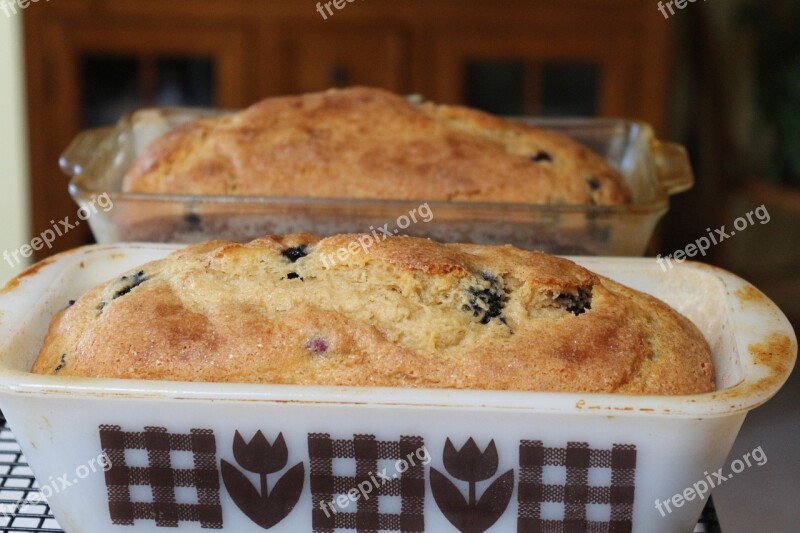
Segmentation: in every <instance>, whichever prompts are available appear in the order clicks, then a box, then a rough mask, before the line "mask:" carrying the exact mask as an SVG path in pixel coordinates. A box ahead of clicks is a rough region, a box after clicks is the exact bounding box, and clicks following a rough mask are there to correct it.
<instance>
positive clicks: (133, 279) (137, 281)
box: [111, 270, 149, 300]
mask: <svg viewBox="0 0 800 533" xmlns="http://www.w3.org/2000/svg"><path fill="white" fill-rule="evenodd" d="M148 279H149V278H147V277H145V275H144V270H140V271H139V272H137V273H136V274H131V275H130V276H123V277H122V279H120V281H121V282H122V283H124V284H125V285H124V286H123V287H122V288H121V289H120V290H118V291H117V292H115V293H114V296H113V298H111V299H112V300H116V299H117V298H119V297H120V296H125V295H126V294H128V293H129V292H131V291H132V290H133V289H135V288H136V287H138V286H139V285H141V284H142V283H144V282H145V281H147V280H148Z"/></svg>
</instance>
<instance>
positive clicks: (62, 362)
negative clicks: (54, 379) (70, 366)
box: [55, 353, 67, 372]
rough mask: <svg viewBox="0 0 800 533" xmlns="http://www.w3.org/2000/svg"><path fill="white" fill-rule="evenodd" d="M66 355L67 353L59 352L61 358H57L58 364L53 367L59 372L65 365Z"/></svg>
mask: <svg viewBox="0 0 800 533" xmlns="http://www.w3.org/2000/svg"><path fill="white" fill-rule="evenodd" d="M66 357H67V354H65V353H62V354H61V359H60V360H59V362H58V366H57V367H56V369H55V371H56V372H61V371H62V370H64V367H65V366H67V359H66Z"/></svg>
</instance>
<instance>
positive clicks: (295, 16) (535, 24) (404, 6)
mask: <svg viewBox="0 0 800 533" xmlns="http://www.w3.org/2000/svg"><path fill="white" fill-rule="evenodd" d="M315 5H316V4H315V3H314V2H298V1H297V0H269V1H263V0H192V1H191V2H187V1H182V2H164V1H163V0H59V1H58V2H50V3H39V4H36V5H33V6H32V7H31V8H30V9H26V10H24V12H23V17H24V21H25V22H24V26H25V55H26V62H25V65H26V70H27V97H28V119H29V136H30V142H29V147H30V148H29V149H30V159H31V165H30V170H31V191H32V203H33V210H32V217H31V230H32V233H34V234H37V233H39V232H40V231H42V230H43V229H45V228H47V227H49V226H50V220H56V219H61V218H63V217H65V216H67V215H73V214H74V213H75V211H76V209H77V207H76V206H75V204H74V203H73V202H72V200H71V199H70V197H69V195H68V193H67V190H66V178H65V177H64V176H63V175H62V174H61V172H60V170H59V169H58V157H59V155H60V154H61V152H62V151H63V149H64V148H65V147H66V146H67V145H68V144H69V142H70V141H71V140H72V139H73V137H74V136H75V135H76V134H77V133H78V131H79V130H80V129H81V127H82V125H81V116H80V106H81V94H80V83H81V80H80V79H79V76H80V72H79V69H80V57H81V55H82V54H84V53H98V54H110V53H118V54H131V55H134V56H143V55H145V56H153V57H156V56H159V55H163V54H168V55H177V56H186V55H191V56H207V57H210V58H212V61H213V63H214V66H215V82H214V83H215V88H214V90H215V94H216V96H217V101H216V104H217V105H219V106H222V107H229V108H236V107H241V106H244V105H247V104H248V103H251V102H253V101H255V100H257V99H259V98H261V97H264V96H268V95H277V94H283V93H287V92H292V91H300V90H302V84H303V83H306V82H297V81H296V80H297V76H295V77H293V74H295V73H297V72H299V71H300V68H308V69H311V73H312V75H307V76H305V77H304V78H303V79H304V80H308V79H319V74H318V73H316V74H315V71H314V70H313V69H325V68H330V66H329V65H327V64H326V61H328V60H329V59H326V58H334V57H336V54H333V53H326V54H320V57H315V56H314V55H313V53H311V54H309V53H307V54H305V57H306V58H309V57H310V58H311V59H306V60H305V62H304V64H303V65H298V64H296V63H294V62H293V58H292V49H293V48H292V47H293V44H292V43H293V42H298V40H300V41H299V42H301V43H302V46H311V45H312V44H313V45H314V46H317V45H319V44H322V45H325V46H326V47H330V48H331V49H335V47H336V46H337V41H339V42H346V41H347V40H348V37H347V36H348V35H360V36H362V37H363V36H375V37H374V38H375V39H376V40H375V41H374V42H383V41H379V40H380V39H384V37H382V36H383V35H388V37H385V39H386V40H385V43H386V44H385V45H381V46H384V47H385V50H384V52H383V55H380V56H375V57H378V58H379V59H378V61H380V62H381V63H386V64H385V65H384V64H380V65H377V66H376V68H382V69H383V71H382V72H380V73H373V72H371V73H370V80H376V79H378V80H384V81H383V84H384V86H386V87H388V88H391V89H394V90H396V91H399V92H417V93H421V94H424V95H425V96H427V97H428V98H430V99H432V100H436V101H441V102H451V103H458V102H462V101H463V97H464V94H463V76H464V63H465V61H467V60H468V59H475V58H491V59H497V58H506V59H513V60H522V61H541V60H545V59H551V60H563V61H581V60H585V61H588V62H593V63H597V64H598V65H599V67H600V70H601V81H600V95H599V100H600V104H599V109H600V112H601V114H604V115H614V116H625V117H636V118H640V119H643V120H646V121H649V122H651V123H652V124H653V125H654V126H655V128H656V130H657V131H663V130H664V128H665V127H666V117H667V113H668V110H667V105H668V102H669V93H668V90H669V88H668V83H667V82H668V80H669V77H670V74H669V73H670V70H671V45H670V43H671V40H670V30H671V28H672V26H674V24H670V23H668V22H665V21H664V18H663V16H662V15H661V14H660V13H659V12H658V10H657V9H656V8H655V6H654V5H653V4H652V2H650V1H648V0H535V1H534V0H437V1H436V2H431V1H430V0H405V1H397V0H369V2H354V3H348V4H347V6H346V7H345V9H342V10H341V11H337V12H336V14H335V16H333V17H330V18H328V20H323V19H322V18H321V17H320V15H319V14H318V13H317V12H316V9H315ZM304 38H306V39H307V41H306V42H305V43H303V42H302V40H303V39H304ZM312 40H313V43H312ZM362 42H364V43H369V42H370V41H369V39H368V38H367V37H363V39H362V38H361V37H359V38H350V44H349V45H347V46H343V48H346V49H348V50H354V49H358V48H360V47H362V46H361V44H360V43H362ZM314 43H316V44H314ZM353 43H356V44H353ZM366 46H367V44H365V45H364V47H366ZM348 53H349V54H350V55H349V56H348V57H347V60H348V62H358V61H359V60H363V58H361V57H358V58H356V57H350V56H352V55H353V53H352V52H348ZM322 56H324V57H322ZM364 56H365V57H366V56H367V54H364ZM371 60H374V59H371ZM309 63H311V64H309ZM353 70H356V71H359V72H364V66H363V65H360V64H358V68H356V69H353ZM378 74H379V75H378ZM352 82H353V83H358V82H359V80H358V79H354V80H352ZM87 231H88V228H86V227H85V226H83V227H81V228H78V229H76V230H74V231H72V232H70V233H69V234H67V235H65V236H64V237H62V238H60V239H59V240H58V241H57V242H56V243H55V246H54V248H53V250H48V251H45V252H46V253H53V252H55V251H60V250H63V249H66V248H70V247H74V246H78V245H80V244H83V243H85V242H87V239H88V233H87ZM42 257H43V255H42V254H40V255H39V256H37V258H39V259H41V258H42Z"/></svg>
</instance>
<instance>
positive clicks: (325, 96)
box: [123, 87, 631, 205]
mask: <svg viewBox="0 0 800 533" xmlns="http://www.w3.org/2000/svg"><path fill="white" fill-rule="evenodd" d="M537 156H538V157H537ZM123 190H124V191H126V192H131V193H163V194H190V195H241V196H314V197H322V198H374V199H390V198H391V199H407V200H428V201H435V200H456V201H459V200H460V201H483V202H510V203H531V204H578V205H584V204H601V205H607V204H621V203H627V202H629V201H630V198H631V197H630V193H629V191H628V189H627V187H626V186H625V185H624V183H623V181H622V178H621V176H620V174H619V173H618V172H617V171H616V170H615V169H613V168H612V167H611V166H610V165H608V164H607V163H606V162H605V160H603V158H601V157H600V156H598V155H596V154H594V153H593V152H591V151H590V150H589V149H587V148H585V147H583V146H581V145H579V144H577V143H575V142H574V141H572V140H570V139H568V138H566V137H564V136H561V135H558V134H556V133H553V132H548V131H544V130H540V129H537V128H533V127H530V126H527V125H524V124H522V123H515V122H511V121H505V120H501V119H499V118H496V117H493V116H491V115H488V114H486V113H482V112H479V111H474V110H471V109H467V108H463V107H455V106H437V105H433V104H424V105H421V106H414V105H411V104H409V103H408V102H407V101H406V100H405V99H403V98H401V97H399V96H397V95H394V94H392V93H389V92H386V91H383V90H379V89H368V88H363V87H355V88H351V89H343V90H339V89H332V90H330V91H326V92H323V93H315V94H308V95H304V96H290V97H281V98H269V99H266V100H263V101H262V102H259V103H257V104H255V105H253V106H252V107H250V108H248V109H246V110H244V111H241V112H239V113H236V114H233V115H228V116H224V117H220V118H204V119H200V120H197V121H195V122H193V123H190V124H187V125H185V126H182V127H179V128H177V129H176V130H173V131H171V132H169V133H167V134H166V135H164V136H163V137H161V138H160V139H157V140H156V141H155V142H153V143H152V144H151V145H150V146H149V147H148V148H147V149H146V150H145V152H144V153H143V154H141V156H140V157H139V158H138V159H137V160H136V162H135V163H134V166H133V168H132V169H131V170H130V172H129V173H128V174H127V175H126V176H125V179H124V182H123Z"/></svg>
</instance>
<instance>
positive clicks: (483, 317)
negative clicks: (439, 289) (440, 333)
mask: <svg viewBox="0 0 800 533" xmlns="http://www.w3.org/2000/svg"><path fill="white" fill-rule="evenodd" d="M480 277H481V278H482V279H483V280H484V281H487V282H489V286H488V287H470V288H469V294H470V299H469V304H468V305H467V304H465V305H463V306H462V310H464V311H466V312H468V313H469V312H471V313H472V316H474V317H475V318H480V322H481V324H488V323H489V322H491V321H492V319H494V318H497V319H498V320H500V322H501V323H503V324H505V323H506V320H505V318H503V316H502V313H503V308H504V307H505V303H506V302H507V301H508V296H507V295H506V292H505V290H504V289H503V286H502V284H501V283H500V280H498V279H497V278H496V277H495V276H493V275H491V274H488V273H486V272H481V273H480Z"/></svg>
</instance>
